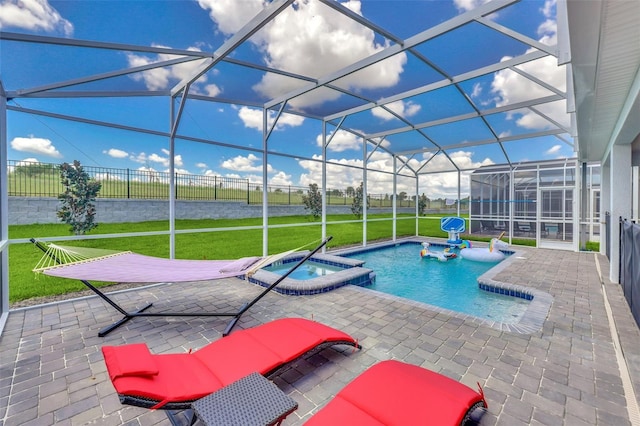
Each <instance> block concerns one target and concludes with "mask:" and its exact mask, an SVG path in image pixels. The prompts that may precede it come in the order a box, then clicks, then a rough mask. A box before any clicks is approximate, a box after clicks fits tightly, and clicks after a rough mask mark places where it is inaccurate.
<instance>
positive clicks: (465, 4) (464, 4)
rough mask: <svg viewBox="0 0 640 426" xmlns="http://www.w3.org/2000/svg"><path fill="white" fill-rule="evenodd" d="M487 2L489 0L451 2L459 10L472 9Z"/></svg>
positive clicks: (457, 0)
mask: <svg viewBox="0 0 640 426" xmlns="http://www.w3.org/2000/svg"><path fill="white" fill-rule="evenodd" d="M488 2H489V0H453V4H454V5H455V6H456V8H457V9H458V10H459V11H461V12H466V11H469V10H473V9H475V8H477V7H479V6H482V5H483V4H485V3H488Z"/></svg>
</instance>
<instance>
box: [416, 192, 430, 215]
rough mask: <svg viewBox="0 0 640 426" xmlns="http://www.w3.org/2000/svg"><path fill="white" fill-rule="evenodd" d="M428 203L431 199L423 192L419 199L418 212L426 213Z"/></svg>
mask: <svg viewBox="0 0 640 426" xmlns="http://www.w3.org/2000/svg"><path fill="white" fill-rule="evenodd" d="M427 204H429V199H428V198H427V196H426V195H424V193H423V194H422V195H421V196H420V198H419V199H418V214H424V211H425V209H426V208H427Z"/></svg>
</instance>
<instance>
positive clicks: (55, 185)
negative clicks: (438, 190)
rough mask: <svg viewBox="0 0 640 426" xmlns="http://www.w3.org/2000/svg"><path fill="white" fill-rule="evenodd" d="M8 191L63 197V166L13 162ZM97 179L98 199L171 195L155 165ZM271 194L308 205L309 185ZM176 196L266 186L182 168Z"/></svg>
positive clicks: (347, 191) (345, 194) (252, 200)
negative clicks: (306, 197)
mask: <svg viewBox="0 0 640 426" xmlns="http://www.w3.org/2000/svg"><path fill="white" fill-rule="evenodd" d="M7 168H8V193H9V195H10V196H18V197H57V196H58V195H59V194H61V193H62V192H64V188H63V187H62V185H61V183H60V174H59V165H58V164H48V163H25V162H23V161H13V160H9V161H7ZM83 168H84V170H85V171H86V172H87V173H88V174H89V175H90V176H91V177H92V178H94V179H96V180H98V181H100V183H102V188H101V189H100V192H99V194H98V198H135V199H168V198H169V195H168V194H169V181H170V174H169V173H167V172H159V171H155V170H144V169H142V170H140V169H139V170H132V169H115V168H106V167H93V166H83ZM266 190H267V199H268V203H269V204H273V205H303V204H304V203H303V201H302V197H303V195H306V194H307V192H308V190H309V188H308V187H303V186H293V185H268V186H267V189H266ZM354 192H355V191H354V189H353V188H342V189H331V188H330V189H328V190H327V203H328V204H329V205H344V206H351V205H352V204H353V194H354ZM175 197H176V199H178V200H206V201H240V202H246V203H247V204H262V201H263V192H262V185H261V184H258V183H255V182H251V181H249V180H248V179H238V178H229V177H222V176H213V175H191V174H181V173H176V175H175ZM392 199H393V196H392V195H390V194H369V195H368V202H369V207H371V208H384V207H391V205H392ZM397 206H398V207H405V208H406V207H409V208H410V207H415V197H409V196H406V195H405V194H404V193H401V194H399V195H398V199H397ZM425 208H426V209H440V210H455V208H456V206H455V205H451V204H450V203H448V202H447V201H446V200H443V199H442V200H428V201H427V203H426V206H425Z"/></svg>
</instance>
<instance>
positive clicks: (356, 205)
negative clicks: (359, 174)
mask: <svg viewBox="0 0 640 426" xmlns="http://www.w3.org/2000/svg"><path fill="white" fill-rule="evenodd" d="M363 192H364V184H363V183H362V182H360V186H359V187H358V188H357V189H356V190H355V192H354V194H353V203H351V213H353V214H354V215H355V216H356V217H357V218H358V219H360V217H362V201H363V200H364V195H363ZM367 208H369V197H367Z"/></svg>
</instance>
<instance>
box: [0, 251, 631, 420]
mask: <svg viewBox="0 0 640 426" xmlns="http://www.w3.org/2000/svg"><path fill="white" fill-rule="evenodd" d="M599 268H600V270H601V271H603V275H607V271H608V263H607V260H606V258H605V257H604V256H601V255H596V254H594V253H586V252H581V253H574V252H565V251H557V250H544V249H523V251H522V253H520V254H519V258H518V259H514V261H513V262H512V264H511V265H509V266H508V267H507V268H505V269H504V270H503V271H501V272H499V273H498V274H497V275H496V277H495V279H496V280H498V281H502V282H509V283H513V284H518V285H523V286H528V287H532V288H535V289H538V290H541V291H545V292H548V293H550V294H551V295H552V296H553V298H554V299H553V304H552V306H551V309H550V311H549V314H548V318H547V320H546V321H545V323H544V325H543V327H542V328H541V329H540V330H539V331H536V332H534V333H532V334H517V333H513V332H507V331H500V330H498V329H495V328H492V327H489V326H487V325H485V324H483V323H482V322H480V321H477V320H473V319H471V318H462V317H459V316H452V315H449V314H446V313H442V312H438V311H437V310H433V309H430V308H429V307H428V306H425V305H422V304H419V303H415V302H407V301H405V300H403V299H400V298H396V297H392V296H386V295H382V294H380V293H377V292H373V291H370V290H367V289H363V288H359V287H353V286H346V287H342V288H339V289H337V290H334V291H331V292H328V293H324V294H319V295H314V296H283V295H280V294H277V293H270V294H268V295H267V296H266V297H265V298H264V299H262V300H261V301H260V302H259V303H258V304H256V305H255V306H253V307H252V308H251V310H249V311H248V312H247V313H246V314H245V315H244V316H243V317H242V319H241V320H240V322H239V323H238V325H237V326H236V327H237V328H247V327H251V326H254V325H257V324H259V323H264V322H266V321H269V320H271V319H275V318H281V317H290V316H300V317H305V318H312V319H315V320H318V321H320V322H323V323H326V324H328V325H331V326H334V327H337V328H339V329H342V330H344V331H346V332H348V333H350V334H351V335H353V336H354V337H356V338H357V339H359V341H360V343H361V344H362V346H363V349H362V350H361V351H354V350H353V349H351V348H346V347H337V348H334V349H326V350H324V351H322V352H320V353H319V354H317V355H315V356H313V357H312V358H309V359H306V360H304V361H301V362H299V363H297V364H296V365H295V367H294V368H292V369H290V370H289V371H287V372H285V373H283V374H281V375H280V376H278V377H276V378H275V379H274V382H275V383H276V384H277V385H278V386H279V387H280V388H281V389H282V390H283V391H285V392H286V393H287V394H289V395H291V396H292V397H293V398H294V399H295V400H296V401H297V402H298V405H299V407H298V409H297V411H296V412H294V413H293V414H292V415H290V416H289V417H288V418H287V419H286V420H285V422H284V424H285V425H299V424H302V423H303V422H304V420H306V419H308V418H309V416H311V415H312V414H313V412H315V411H316V410H317V409H318V408H319V407H321V406H322V405H324V404H325V403H326V402H327V401H328V400H329V399H330V398H331V397H332V395H334V394H335V393H336V392H337V391H338V390H339V389H341V388H342V387H343V386H345V385H346V383H348V382H349V381H350V380H351V379H353V378H354V377H355V376H356V375H358V374H359V373H361V372H362V371H364V370H365V369H366V368H367V367H369V366H371V365H373V364H374V363H376V362H377V361H380V360H385V359H391V358H394V359H399V360H404V361H406V362H409V363H412V364H417V365H422V366H424V367H427V368H430V369H432V370H435V371H438V372H441V373H443V374H445V375H447V376H449V377H452V378H454V379H456V380H460V381H462V382H463V383H465V384H467V385H469V386H471V387H473V388H475V387H476V382H480V383H481V384H482V385H483V386H484V390H485V393H486V396H487V400H488V402H489V410H488V413H487V414H486V415H485V416H484V418H483V422H482V424H483V425H517V424H533V425H536V424H539V425H630V424H635V423H634V422H637V421H639V419H637V418H635V415H634V413H635V411H634V410H635V409H637V404H638V400H637V395H636V396H634V395H632V394H631V393H630V392H629V388H630V386H625V385H624V383H625V378H626V377H630V379H631V383H632V384H633V388H635V389H636V390H640V387H639V386H640V345H638V342H639V341H640V339H639V337H640V331H639V330H638V327H637V326H636V324H635V322H634V320H633V318H632V316H631V313H630V311H629V308H628V306H627V304H626V301H625V300H624V297H623V295H622V292H621V289H620V286H619V285H617V284H612V283H611V282H609V280H607V279H603V280H601V276H600V274H599ZM43 285H46V284H43ZM603 289H606V299H607V300H608V302H609V304H610V306H611V311H612V315H613V317H614V318H615V330H617V336H618V338H619V340H620V349H621V350H620V351H619V352H623V353H624V360H625V362H626V364H625V365H624V366H623V372H622V373H621V369H620V363H619V362H618V359H619V354H618V356H617V354H616V347H617V344H614V343H615V339H614V338H612V333H611V328H610V322H609V320H608V315H607V310H606V306H607V305H606V301H605V297H604V293H603ZM261 290H262V288H259V287H256V286H255V285H253V284H250V283H248V282H245V281H240V280H237V279H225V280H219V281H213V282H205V283H203V282H199V283H180V284H163V285H157V286H151V287H146V288H142V289H136V290H129V291H125V292H119V293H117V294H115V295H114V297H115V299H116V300H117V301H118V302H119V303H121V304H122V305H123V306H126V307H133V306H135V305H140V306H141V305H142V304H143V303H144V302H146V301H153V302H155V303H154V307H153V308H152V309H154V310H155V311H159V310H161V309H163V308H166V309H167V310H170V311H176V310H182V311H198V310H207V311H223V310H232V311H233V310H235V309H237V308H238V307H239V306H240V305H241V304H242V302H243V301H247V300H250V299H252V298H253V297H255V295H257V294H258V293H259V292H260V291H261ZM117 319H119V315H118V314H117V313H115V312H114V311H113V310H112V309H111V308H109V307H108V306H106V305H105V304H104V302H102V301H101V300H100V299H98V298H97V297H88V298H82V299H75V300H69V301H64V302H60V303H55V304H49V305H41V306H37V307H31V308H24V309H16V310H13V311H12V312H11V313H10V316H9V319H8V322H7V324H6V327H5V330H4V332H3V335H2V337H1V338H0V361H1V362H0V424H2V425H5V426H12V425H54V424H55V425H85V424H93V425H121V424H126V425H155V424H163V425H164V424H169V421H168V419H167V417H166V416H165V415H164V413H163V412H162V411H150V410H145V409H140V408H136V407H129V406H123V405H121V404H120V402H119V400H118V397H117V395H116V394H115V391H114V389H113V387H112V386H111V383H110V381H109V380H108V377H107V373H106V369H105V365H104V362H103V360H102V354H101V352H100V347H101V346H102V345H104V344H110V345H114V344H115V345H118V344H124V343H133V342H142V341H144V342H146V343H147V344H148V345H149V347H150V349H151V351H152V352H154V353H162V352H176V351H187V350H189V349H190V348H193V349H196V348H199V347H201V346H203V345H205V344H207V343H208V342H210V341H212V340H216V339H218V338H220V336H221V333H222V331H223V330H224V328H225V326H226V324H227V320H226V319H224V318H211V317H209V318H135V319H134V320H132V321H130V322H129V323H127V324H126V325H125V326H123V327H121V328H119V329H117V330H116V331H114V332H113V333H111V334H109V335H108V336H106V337H104V338H100V337H98V336H97V333H98V330H99V329H100V328H101V327H103V326H104V325H107V324H108V323H110V322H112V321H115V320H117ZM624 370H628V371H629V375H626V374H624ZM625 388H626V393H625ZM427 397H428V396H427V395H425V398H427ZM634 397H635V398H636V399H635V400H632V402H633V403H632V404H630V406H631V408H632V410H631V415H630V414H629V410H628V409H627V398H634Z"/></svg>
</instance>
